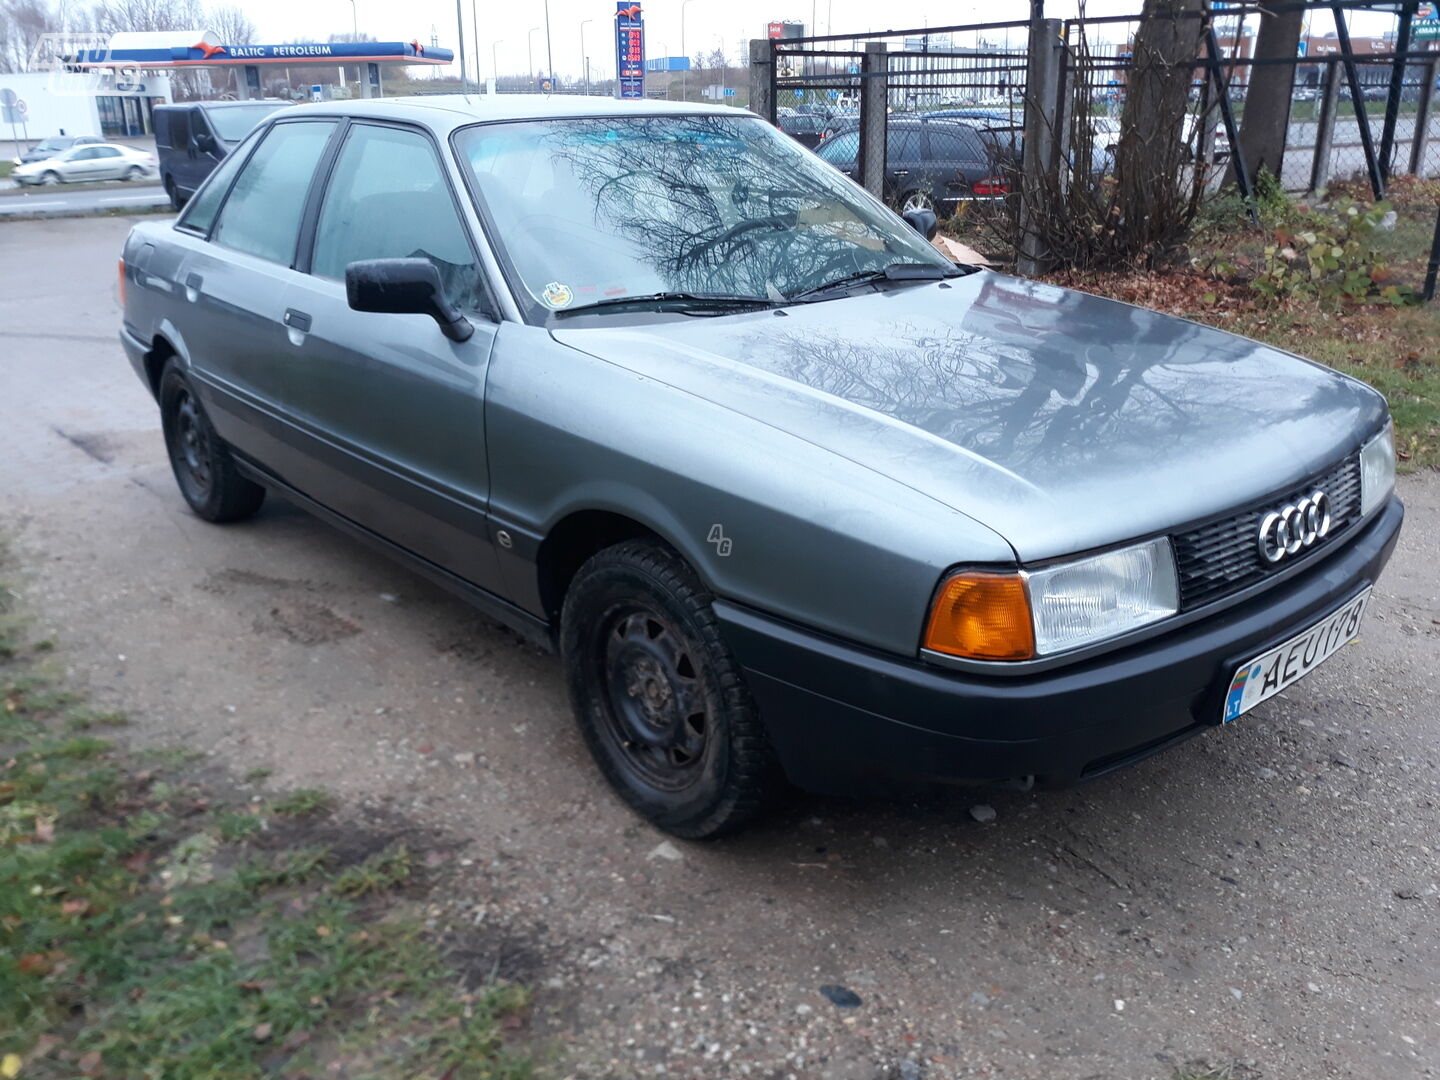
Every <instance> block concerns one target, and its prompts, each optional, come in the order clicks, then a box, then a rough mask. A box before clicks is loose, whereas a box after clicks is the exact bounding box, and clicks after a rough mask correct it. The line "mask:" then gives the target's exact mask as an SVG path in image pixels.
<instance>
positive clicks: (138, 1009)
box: [0, 590, 532, 1080]
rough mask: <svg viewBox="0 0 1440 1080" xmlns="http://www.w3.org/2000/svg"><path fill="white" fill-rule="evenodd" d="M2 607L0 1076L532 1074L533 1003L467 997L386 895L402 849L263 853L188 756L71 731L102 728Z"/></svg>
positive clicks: (233, 800) (292, 800)
mask: <svg viewBox="0 0 1440 1080" xmlns="http://www.w3.org/2000/svg"><path fill="white" fill-rule="evenodd" d="M13 607H14V598H13V594H12V593H10V592H8V591H4V590H0V643H3V645H4V647H5V648H4V652H3V654H0V655H4V656H5V657H6V658H5V659H4V660H0V1063H3V1065H4V1067H5V1068H6V1069H7V1070H8V1069H9V1068H11V1067H14V1066H16V1065H17V1062H18V1068H19V1076H20V1077H21V1078H22V1080H51V1078H53V1080H59V1078H72V1077H77V1076H81V1075H87V1076H96V1075H102V1074H103V1075H105V1076H112V1077H137V1078H138V1077H160V1076H164V1077H167V1078H174V1080H201V1078H206V1080H209V1078H216V1077H224V1078H226V1080H231V1078H234V1080H240V1078H249V1077H262V1076H285V1077H298V1076H301V1075H309V1076H322V1075H330V1074H331V1073H332V1070H333V1071H334V1073H336V1074H341V1075H347V1076H352V1077H375V1078H380V1077H395V1076H404V1077H407V1078H411V1077H414V1078H426V1077H428V1078H435V1080H438V1078H440V1077H446V1078H450V1080H460V1078H462V1077H468V1078H475V1080H481V1078H484V1080H523V1078H526V1077H529V1076H531V1075H532V1072H531V1067H530V1066H529V1065H528V1064H527V1062H526V1061H525V1060H524V1059H522V1058H521V1057H519V1056H517V1055H515V1054H514V1053H513V1052H512V1051H511V1050H509V1049H507V1047H506V1046H505V1044H504V1041H503V1039H502V1032H503V1030H504V1029H505V1027H507V1026H509V1025H507V1024H506V1023H505V1021H506V1019H507V1018H508V1017H511V1016H515V1015H518V1014H519V1013H521V1012H522V1011H523V1010H524V1009H526V1007H527V997H526V993H525V991H524V990H523V989H522V988H519V987H516V986H512V985H508V984H505V983H503V982H493V983H491V984H488V985H485V986H482V987H481V988H479V989H477V990H474V991H471V992H466V991H465V990H464V989H463V982H462V979H461V977H460V975H459V973H458V972H455V971H453V970H451V969H450V968H449V966H448V964H447V961H446V959H445V957H444V955H443V953H442V951H441V949H440V948H439V947H438V945H437V943H436V942H435V941H434V940H432V938H431V937H430V936H428V932H427V931H426V929H425V928H424V926H423V925H422V924H421V923H420V922H419V920H418V919H416V918H414V917H412V916H411V915H410V914H409V913H408V910H409V905H408V902H407V901H405V900H404V898H403V897H402V896H401V895H400V894H399V893H398V892H397V890H399V889H401V888H403V887H405V886H407V885H408V884H410V883H411V881H412V876H413V870H412V855H411V853H410V851H409V850H408V849H406V848H405V847H403V846H391V847H385V848H382V849H381V850H380V851H379V852H378V853H376V854H373V855H371V856H370V857H369V858H367V859H365V860H363V861H360V862H355V863H354V864H353V865H350V866H348V867H343V866H339V865H337V863H338V861H339V860H338V859H337V857H336V856H335V855H333V854H332V852H331V851H330V850H329V848H327V847H325V846H324V845H321V844H308V843H304V842H302V840H298V839H297V840H294V841H293V842H289V843H287V845H286V846H282V847H279V848H278V849H276V848H275V847H273V846H267V834H266V833H265V832H263V831H262V817H261V814H260V813H257V812H255V809H256V808H255V807H252V806H249V805H247V804H246V803H245V802H244V799H245V798H246V796H245V795H244V794H243V793H240V794H235V793H232V792H231V790H230V789H229V788H227V787H226V786H225V785H224V784H223V783H222V782H221V781H217V780H214V779H213V778H211V779H207V780H206V781H204V782H202V781H200V780H198V779H196V778H195V776H193V775H189V774H187V773H186V771H185V770H186V769H187V768H188V767H189V764H188V758H187V757H185V756H183V755H171V756H169V757H167V758H157V757H156V756H155V755H140V754H135V753H130V752H128V751H126V750H125V749H123V748H122V747H119V746H116V745H114V744H112V743H110V742H107V741H105V740H103V739H97V738H94V737H92V736H90V735H85V734H79V735H77V734H74V733H73V730H72V729H75V728H79V729H81V730H83V729H85V728H88V727H89V726H91V725H93V724H96V723H102V722H105V721H102V720H101V719H100V718H101V717H102V716H104V715H105V714H96V713H89V712H86V711H84V710H83V709H82V708H81V705H80V703H79V702H77V701H76V700H75V698H74V696H73V695H68V694H65V693H64V692H63V691H62V690H60V689H59V688H58V687H57V686H56V685H54V684H53V683H52V681H51V679H50V677H48V676H47V673H46V672H45V671H44V670H43V667H42V664H43V657H44V654H43V652H37V651H36V650H34V649H32V648H31V647H29V646H28V645H27V644H26V643H25V642H24V640H23V634H22V627H21V625H20V623H19V621H18V620H17V619H16V618H15V617H14V614H13V610H12V609H13ZM205 775H206V776H207V777H213V774H211V773H209V772H208V771H207V773H206V774H205ZM329 806H330V800H329V798H328V797H327V796H325V794H324V793H323V792H319V791H315V790H313V789H305V790H301V791H297V792H293V793H291V794H290V795H289V796H287V797H285V798H283V799H281V800H280V801H278V802H277V803H276V804H275V805H274V806H273V807H271V808H270V812H271V813H278V812H279V811H280V809H281V808H282V807H284V808H286V810H288V811H289V812H290V813H292V814H295V815H299V816H298V817H292V818H289V819H287V821H286V822H285V823H284V834H285V835H289V834H291V833H294V834H296V835H297V836H298V835H300V834H303V833H304V831H305V830H306V829H307V828H312V827H311V826H307V825H306V823H305V819H306V816H307V815H315V814H316V813H317V812H318V811H320V810H321V809H324V808H327V807H329ZM335 827H336V826H335V825H334V823H333V822H331V821H329V819H327V821H326V823H325V824H324V826H323V828H325V829H329V830H331V831H332V832H333V831H334V829H335ZM356 829H357V830H358V829H361V827H360V826H356ZM312 831H313V828H312ZM268 842H269V844H272V845H273V844H275V843H278V841H276V840H275V839H274V833H273V831H272V833H271V834H269V838H268ZM370 847H371V850H374V844H373V843H371V845H370ZM6 1075H10V1074H9V1073H8V1072H7V1073H6Z"/></svg>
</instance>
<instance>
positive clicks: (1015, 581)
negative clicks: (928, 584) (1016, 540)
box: [925, 570, 1035, 660]
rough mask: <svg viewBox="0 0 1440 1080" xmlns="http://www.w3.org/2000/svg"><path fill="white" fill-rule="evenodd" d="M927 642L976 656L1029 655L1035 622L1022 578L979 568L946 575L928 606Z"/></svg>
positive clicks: (1017, 657) (1016, 657)
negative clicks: (931, 606)
mask: <svg viewBox="0 0 1440 1080" xmlns="http://www.w3.org/2000/svg"><path fill="white" fill-rule="evenodd" d="M925 648H927V649H932V650H934V651H935V652H942V653H947V654H949V655H950V656H964V657H968V658H970V659H972V660H1029V659H1030V658H1031V657H1033V656H1034V655H1035V626H1034V623H1033V622H1032V621H1031V619H1030V599H1029V597H1028V596H1026V594H1025V581H1024V579H1023V578H1021V577H1020V575H1019V574H992V573H986V572H984V571H980V570H969V571H966V572H965V573H962V574H956V575H955V576H954V577H952V578H949V579H947V580H946V581H945V583H944V584H943V585H941V586H940V594H939V596H937V597H936V598H935V606H934V607H933V608H931V610H930V624H929V625H928V626H927V627H926V628H925Z"/></svg>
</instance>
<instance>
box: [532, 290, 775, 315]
mask: <svg viewBox="0 0 1440 1080" xmlns="http://www.w3.org/2000/svg"><path fill="white" fill-rule="evenodd" d="M777 303H779V301H776V300H771V299H770V298H769V297H765V296H735V295H731V294H728V293H692V292H657V293H644V294H642V295H640V296H609V297H606V298H605V299H604V300H596V301H593V302H592V303H589V304H581V305H580V306H579V307H568V308H562V309H561V310H559V311H557V312H555V315H556V317H557V318H564V317H565V316H567V315H581V314H585V313H589V312H595V311H606V310H614V309H616V308H624V307H675V308H679V309H681V310H686V309H690V310H708V311H717V312H719V311H734V310H736V309H739V308H768V307H774V306H775V305H776V304H777Z"/></svg>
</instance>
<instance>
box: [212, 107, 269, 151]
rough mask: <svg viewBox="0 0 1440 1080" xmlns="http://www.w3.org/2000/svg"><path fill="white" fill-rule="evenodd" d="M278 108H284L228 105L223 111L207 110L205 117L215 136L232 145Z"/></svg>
mask: <svg viewBox="0 0 1440 1080" xmlns="http://www.w3.org/2000/svg"><path fill="white" fill-rule="evenodd" d="M280 108H284V106H283V105H280V104H278V103H277V104H266V105H229V106H226V107H225V108H223V109H207V110H206V112H205V115H206V116H207V117H208V118H209V120H210V124H211V126H213V127H214V128H215V134H216V135H218V136H220V138H222V139H224V140H225V141H226V142H230V143H234V142H239V141H240V140H241V139H243V138H245V136H246V135H249V134H250V130H251V129H252V128H253V127H254V126H255V125H256V124H258V123H260V121H261V120H264V119H265V117H267V116H269V115H270V114H271V113H273V112H274V111H275V110H276V109H280Z"/></svg>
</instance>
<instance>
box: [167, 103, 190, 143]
mask: <svg viewBox="0 0 1440 1080" xmlns="http://www.w3.org/2000/svg"><path fill="white" fill-rule="evenodd" d="M166 115H167V116H168V117H169V118H170V145H171V146H172V147H173V148H174V149H176V150H184V149H185V148H186V147H187V146H189V145H190V111H189V110H188V109H167V110H166Z"/></svg>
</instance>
